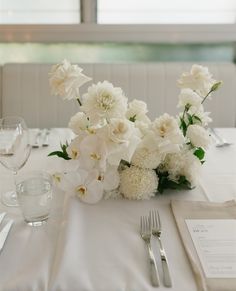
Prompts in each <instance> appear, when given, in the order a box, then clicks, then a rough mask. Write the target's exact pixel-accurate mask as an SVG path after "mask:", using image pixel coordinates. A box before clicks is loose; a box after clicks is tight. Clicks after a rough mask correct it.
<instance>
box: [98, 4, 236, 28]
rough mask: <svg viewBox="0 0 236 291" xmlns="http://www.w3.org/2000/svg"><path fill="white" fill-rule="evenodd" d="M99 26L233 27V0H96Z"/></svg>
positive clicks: (235, 12) (234, 6)
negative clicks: (190, 25) (221, 25)
mask: <svg viewBox="0 0 236 291" xmlns="http://www.w3.org/2000/svg"><path fill="white" fill-rule="evenodd" d="M97 1H98V15H97V18H98V23H100V24H233V23H235V22H236V21H235V20H236V0H198V1H191V0H143V1H141V0H119V1H118V0H109V1H108V0H97Z"/></svg>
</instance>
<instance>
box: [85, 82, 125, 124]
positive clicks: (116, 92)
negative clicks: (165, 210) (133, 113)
mask: <svg viewBox="0 0 236 291" xmlns="http://www.w3.org/2000/svg"><path fill="white" fill-rule="evenodd" d="M81 110H82V111H84V112H85V113H86V114H87V115H88V116H89V119H90V121H91V122H92V123H97V122H99V121H100V120H101V119H108V120H110V119H111V118H123V117H124V115H125V112H126V110H127V98H126V97H125V96H124V95H123V92H122V90H121V88H118V87H113V85H112V84H111V83H109V82H107V81H104V82H102V83H101V82H98V83H97V84H93V85H92V86H90V87H89V88H88V93H87V94H84V95H83V106H81Z"/></svg>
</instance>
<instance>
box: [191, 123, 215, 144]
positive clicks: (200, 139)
mask: <svg viewBox="0 0 236 291" xmlns="http://www.w3.org/2000/svg"><path fill="white" fill-rule="evenodd" d="M186 136H187V137H188V138H189V140H190V142H191V144H192V145H194V146H195V147H203V148H205V149H206V148H208V146H209V145H210V144H211V138H210V136H209V133H208V132H207V131H206V130H205V129H204V128H203V127H202V126H200V125H198V124H193V125H190V126H189V127H188V129H187V132H186Z"/></svg>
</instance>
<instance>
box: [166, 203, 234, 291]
mask: <svg viewBox="0 0 236 291" xmlns="http://www.w3.org/2000/svg"><path fill="white" fill-rule="evenodd" d="M171 208H172V211H173V214H174V217H175V220H176V224H177V226H178V230H179V233H180V236H181V238H182V241H183V244H184V247H185V250H186V252H187V255H188V258H189V261H190V263H191V265H192V269H193V272H194V275H195V278H196V283H197V286H198V290H201V291H235V290H236V278H235V279H234V278H232V279H228V278H227V279H224V278H217V279H215V278H207V277H206V276H205V274H204V272H203V269H202V266H201V263H200V260H199V258H198V255H197V252H196V250H195V247H194V245H193V242H192V239H191V236H190V233H189V231H188V228H187V225H186V223H185V219H236V201H233V200H232V201H227V202H224V203H215V202H197V201H180V200H173V201H171Z"/></svg>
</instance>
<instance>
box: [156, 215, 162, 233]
mask: <svg viewBox="0 0 236 291" xmlns="http://www.w3.org/2000/svg"><path fill="white" fill-rule="evenodd" d="M156 215H157V222H158V228H159V230H161V218H160V215H159V212H158V210H156Z"/></svg>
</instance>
